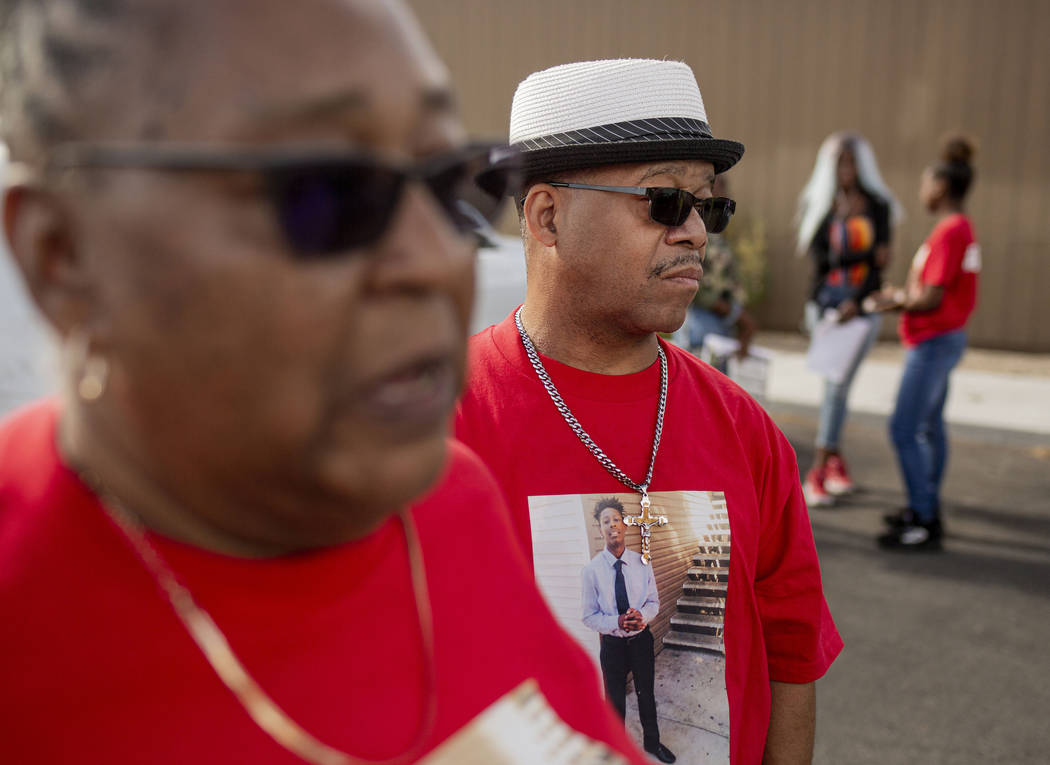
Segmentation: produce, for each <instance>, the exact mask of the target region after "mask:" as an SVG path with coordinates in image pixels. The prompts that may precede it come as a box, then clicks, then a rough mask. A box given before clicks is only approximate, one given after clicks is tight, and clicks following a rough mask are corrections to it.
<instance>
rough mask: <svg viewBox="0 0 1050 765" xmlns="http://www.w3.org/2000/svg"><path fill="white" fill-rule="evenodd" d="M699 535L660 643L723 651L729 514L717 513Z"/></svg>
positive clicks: (684, 648)
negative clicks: (673, 612) (694, 553)
mask: <svg viewBox="0 0 1050 765" xmlns="http://www.w3.org/2000/svg"><path fill="white" fill-rule="evenodd" d="M707 528H708V533H706V534H704V535H703V537H701V540H700V543H699V545H698V550H697V554H696V555H694V556H693V561H692V563H693V565H692V566H691V567H690V568H689V569H688V571H687V572H686V579H685V583H684V584H683V585H682V595H681V597H680V598H678V608H677V613H675V614H674V615H673V616H672V617H671V630H670V632H668V633H667V634H666V635H665V636H664V647H665V648H675V649H678V650H682V651H699V652H713V653H717V654H719V655H723V656H724V655H725V647H724V646H723V643H722V628H723V625H724V623H725V605H726V589H727V588H728V586H729V551H730V543H729V516H728V515H727V514H725V513H719V514H717V515H715V516H713V517H712V519H711V522H710V523H709V524H708V526H707Z"/></svg>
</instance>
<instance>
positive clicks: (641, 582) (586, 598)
mask: <svg viewBox="0 0 1050 765" xmlns="http://www.w3.org/2000/svg"><path fill="white" fill-rule="evenodd" d="M619 560H622V561H623V579H624V583H625V584H626V585H627V602H628V603H629V604H630V606H631V607H632V608H637V609H638V610H639V611H640V612H641V614H642V618H643V619H645V623H646V624H648V623H649V622H651V621H652V620H653V619H655V618H656V615H657V613H659V611H660V595H659V594H658V593H657V592H656V576H655V575H654V574H653V567H652V566H646V565H645V564H644V563H642V556H641V554H640V553H637V552H635V551H634V550H624V551H623V555H621V556H620V558H619ZM616 561H617V558H616V556H615V555H613V554H612V553H611V552H609V548H608V547H606V548H605V549H603V550H602V551H601V552H600V553H598V554H597V555H595V556H594V559H593V560H592V561H591V562H590V563H588V564H587V565H586V566H584V568H583V575H582V580H583V623H584V624H585V625H587V627H589V628H590V629H592V630H594V631H595V632H600V633H601V634H603V635H615V636H616V637H631V636H632V635H637V634H638V633H639V632H641V630H634V631H633V632H627V631H626V630H622V629H620V627H619V622H620V613H619V611H617V609H616V591H615V584H616V567H615V564H616Z"/></svg>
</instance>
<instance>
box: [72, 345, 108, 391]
mask: <svg viewBox="0 0 1050 765" xmlns="http://www.w3.org/2000/svg"><path fill="white" fill-rule="evenodd" d="M107 382H109V362H108V361H106V358H105V357H104V356H96V355H94V354H92V355H90V356H88V357H87V359H85V361H84V373H83V374H82V375H81V376H80V381H79V382H78V383H77V395H79V396H80V398H81V400H83V401H86V402H88V403H90V402H92V401H98V400H99V399H100V398H102V394H103V393H105V392H106V383H107Z"/></svg>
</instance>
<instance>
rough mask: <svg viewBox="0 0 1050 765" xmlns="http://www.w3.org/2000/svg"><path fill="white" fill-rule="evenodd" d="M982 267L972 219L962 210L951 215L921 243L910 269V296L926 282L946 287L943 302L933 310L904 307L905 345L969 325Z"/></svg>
mask: <svg viewBox="0 0 1050 765" xmlns="http://www.w3.org/2000/svg"><path fill="white" fill-rule="evenodd" d="M980 271H981V248H980V245H978V244H977V239H976V237H975V236H974V233H973V226H972V225H971V223H970V219H969V218H967V217H966V216H965V215H963V214H962V213H958V214H956V215H949V216H948V217H947V218H945V219H944V220H942V221H941V222H940V223H938V224H937V225H936V226H934V228H933V231H931V232H930V235H929V236H928V237H927V238H926V241H925V242H923V244H922V246H921V247H919V250H918V252H916V253H915V258H914V259H913V260H912V264H911V270H910V271H909V272H908V283H907V290H908V293H909V296H915V295H917V294H918V293H920V292H921V291H922V287H923V286H924V285H927V284H930V285H934V286H939V287H944V297H943V298H941V304H940V305H939V306H938V307H937V308H935V309H934V310H932V311H923V312H921V313H919V312H911V311H904V312H903V313H901V316H900V325H899V328H900V336H901V340H902V341H903V342H904V344H905V345H918V344H919V343H921V342H923V341H924V340H929V339H930V338H932V337H936V336H937V335H943V334H945V333H947V332H953V331H955V330H957V329H962V328H963V327H964V326H966V321H967V319H969V318H970V314H971V313H973V309H974V307H975V306H976V305H977V274H979V273H980Z"/></svg>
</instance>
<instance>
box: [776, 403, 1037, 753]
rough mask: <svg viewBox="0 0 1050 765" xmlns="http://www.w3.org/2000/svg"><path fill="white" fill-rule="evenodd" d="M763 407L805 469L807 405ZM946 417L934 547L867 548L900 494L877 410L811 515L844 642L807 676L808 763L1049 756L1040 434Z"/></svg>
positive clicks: (859, 419)
mask: <svg viewBox="0 0 1050 765" xmlns="http://www.w3.org/2000/svg"><path fill="white" fill-rule="evenodd" d="M768 409H769V411H770V412H771V414H772V415H773V417H774V419H775V420H776V421H777V423H778V424H779V425H780V427H781V429H782V430H783V431H784V433H785V434H786V435H787V437H788V439H789V440H790V441H791V443H792V444H793V445H794V447H795V449H796V452H797V454H798V459H799V464H800V465H801V466H802V467H803V469H804V468H805V467H806V466H808V465H809V463H810V461H811V460H812V457H813V447H812V443H813V438H814V436H815V433H816V410H815V409H814V408H812V407H806V406H799V405H795V404H788V403H782V402H770V403H769V404H768ZM949 427H950V431H951V432H950V439H951V440H950V443H951V457H950V462H949V467H948V472H947V476H946V480H945V485H944V493H943V513H944V517H945V525H946V530H947V538H946V539H945V544H944V550H943V551H942V552H939V553H899V552H898V553H892V552H886V551H882V550H880V549H878V548H877V547H876V545H875V537H876V535H877V534H879V533H880V532H881V531H882V520H881V517H882V514H883V513H885V512H891V511H894V510H896V509H898V508H899V507H901V506H902V504H903V494H902V490H901V484H900V479H899V477H898V472H897V466H896V463H895V461H894V455H893V453H892V450H891V448H890V446H889V442H888V439H887V434H886V418H885V417H884V416H882V415H878V414H870V413H864V412H861V413H855V414H854V415H853V416H852V417H851V419H850V421H849V422H848V424H847V428H846V437H845V440H844V443H843V449H844V453H845V455H846V457H847V459H848V460H849V464H850V467H851V469H852V472H853V474H854V478H855V480H856V481H857V483H858V484H859V485H860V487H861V489H860V490H859V491H858V492H857V493H856V494H855V495H854V496H851V497H849V498H848V499H847V500H845V501H843V502H841V503H840V504H839V505H838V506H836V507H834V508H830V509H814V510H813V511H812V512H811V513H810V517H811V521H812V524H813V532H814V536H815V538H816V542H817V549H818V552H819V554H820V560H821V569H822V572H823V578H824V588H825V593H826V596H827V599H828V602H829V605H830V607H831V611H832V615H833V616H834V618H835V621H836V623H837V625H838V628H839V631H840V632H841V633H842V636H843V639H844V641H845V644H846V647H845V649H844V651H843V653H842V654H841V656H840V657H839V659H838V661H836V662H835V664H834V665H833V666H832V668H831V670H830V671H829V672H828V674H827V675H826V676H825V678H823V679H822V680H821V681H820V682H819V683H818V732H817V749H816V758H815V762H817V763H828V764H831V763H834V764H836V765H837V764H839V763H851V764H853V763H856V764H857V765H861V764H863V763H880V764H881V765H898V764H899V765H905V764H907V765H912V764H914V763H930V764H936V763H953V764H956V765H958V764H961V763H975V764H976V763H1046V762H1050V725H1048V724H1047V722H1046V715H1047V711H1048V710H1050V651H1048V650H1047V647H1048V646H1050V436H1047V435H1045V434H1040V433H1031V432H1021V431H1015V430H1013V431H1012V430H1004V429H996V428H984V427H975V426H967V425H959V424H956V425H950V426H949Z"/></svg>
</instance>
